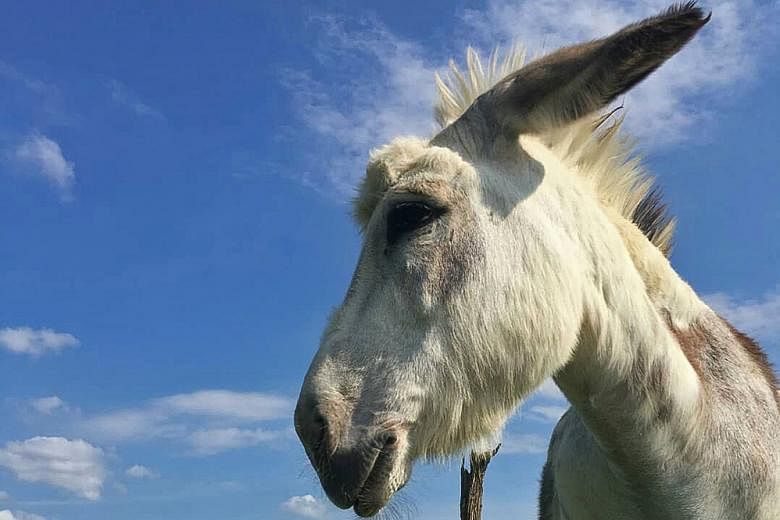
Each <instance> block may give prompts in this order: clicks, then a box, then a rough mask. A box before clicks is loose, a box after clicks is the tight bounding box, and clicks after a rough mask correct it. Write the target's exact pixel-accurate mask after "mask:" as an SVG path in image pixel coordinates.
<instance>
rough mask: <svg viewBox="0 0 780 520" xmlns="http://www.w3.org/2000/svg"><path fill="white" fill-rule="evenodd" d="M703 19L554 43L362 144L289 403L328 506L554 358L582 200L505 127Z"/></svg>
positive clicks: (582, 108)
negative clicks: (430, 129) (337, 266)
mask: <svg viewBox="0 0 780 520" xmlns="http://www.w3.org/2000/svg"><path fill="white" fill-rule="evenodd" d="M707 20H708V17H707V18H705V17H704V16H703V13H702V11H701V10H700V9H698V8H696V7H695V6H694V5H693V4H687V5H685V6H679V7H673V8H671V9H669V10H668V11H666V12H664V13H662V14H661V15H659V16H657V17H654V18H650V19H647V20H644V21H642V22H639V23H637V24H634V25H631V26H628V27H626V28H625V29H623V30H621V31H620V32H618V33H616V34H614V35H613V36H610V37H608V38H604V39H601V40H596V41H592V42H588V43H585V44H582V45H577V46H573V47H568V48H564V49H561V50H559V51H557V52H555V53H553V54H550V55H548V56H546V57H544V58H542V59H540V60H537V61H535V62H532V63H530V64H529V65H527V66H525V67H523V68H521V69H520V70H518V71H516V72H514V73H512V74H510V75H509V76H507V77H505V78H504V79H503V80H501V81H500V82H498V84H497V85H495V86H494V87H493V88H492V89H491V90H489V91H488V92H486V93H484V94H482V95H481V96H480V97H479V98H477V99H476V101H475V102H474V103H473V104H472V105H471V107H470V108H469V109H468V110H466V111H465V112H464V113H463V115H462V116H461V117H460V118H459V119H457V120H456V121H455V122H453V123H452V124H450V125H449V126H448V127H446V128H445V129H444V130H442V131H441V132H440V133H439V134H438V135H436V136H435V137H434V138H433V139H432V140H430V141H423V140H418V139H411V138H402V139H397V140H395V141H394V142H392V143H391V144H389V145H387V146H385V147H383V148H381V149H379V150H378V151H376V152H374V153H373V154H372V157H371V161H370V163H369V165H368V169H367V172H366V177H365V179H364V181H363V183H362V185H361V188H360V193H359V197H358V199H357V201H356V210H355V214H356V218H357V220H358V221H359V223H360V225H361V226H362V228H363V231H364V237H365V238H364V243H363V248H362V252H361V255H360V259H359V261H358V265H357V268H356V270H355V274H354V277H353V279H352V283H351V286H350V287H349V290H348V291H347V295H346V297H345V299H344V302H343V303H342V305H341V307H339V308H338V309H337V310H336V311H335V312H334V313H333V315H332V316H331V318H330V322H329V324H328V326H327V329H326V330H325V332H324V334H323V337H322V341H321V345H320V349H319V351H318V352H317V354H316V356H315V358H314V360H313V362H312V364H311V367H310V368H309V371H308V374H307V375H306V379H305V381H304V383H303V388H302V389H301V394H300V398H299V401H298V405H297V408H296V411H295V427H296V430H297V432H298V435H299V437H300V439H301V441H302V442H303V444H304V447H305V448H306V453H307V454H308V456H309V459H310V460H311V463H312V465H313V466H314V468H315V469H316V470H317V473H318V475H319V477H320V481H321V483H322V486H323V488H324V489H325V492H326V493H327V495H328V497H329V498H330V499H331V500H332V501H333V503H334V504H336V505H337V506H339V507H341V508H349V507H354V509H355V512H356V513H357V514H358V515H360V516H371V515H373V514H375V513H376V512H377V511H379V510H380V509H381V508H382V507H383V506H384V505H385V503H386V502H387V501H388V500H389V499H390V497H391V496H392V495H393V493H395V492H396V491H397V490H398V489H399V488H401V487H402V486H403V485H404V484H405V483H406V481H407V480H408V479H409V475H410V471H411V466H412V462H413V461H414V460H415V459H417V458H420V457H431V456H432V457H436V456H444V455H447V454H450V453H452V452H454V451H456V450H458V449H462V448H463V447H465V446H466V445H468V444H469V443H471V442H474V441H476V440H478V439H479V438H481V437H483V436H485V435H488V434H490V433H491V432H494V431H495V430H497V429H498V428H500V427H501V426H502V424H503V422H504V421H505V420H506V417H507V416H508V415H509V414H510V413H511V411H512V409H513V408H514V407H515V406H516V405H517V403H518V401H519V400H520V399H522V398H523V397H525V396H526V395H528V394H529V393H530V392H531V391H533V390H534V388H536V387H537V386H538V385H540V384H541V383H542V381H543V380H544V379H545V378H547V377H549V376H550V375H552V374H553V373H555V372H556V371H557V370H558V369H560V368H561V367H562V366H563V365H564V364H565V363H566V362H567V360H568V359H569V357H570V356H571V353H572V351H573V349H574V348H575V346H576V345H577V341H578V334H579V333H580V328H581V324H582V322H583V314H584V312H585V310H584V309H585V308H586V303H585V300H586V298H585V296H584V294H585V291H584V285H585V284H586V283H587V280H588V278H589V276H588V275H589V272H588V269H589V265H590V264H589V245H590V244H588V243H587V241H586V240H583V239H582V238H581V236H582V233H581V229H582V227H583V221H584V220H587V219H589V218H590V214H589V213H588V212H589V211H591V209H592V208H596V207H597V204H596V202H595V201H591V203H590V204H584V203H582V200H583V197H584V196H585V195H583V190H582V189H581V188H578V187H577V186H576V185H575V184H574V183H571V182H569V181H570V178H571V176H567V175H562V174H558V170H563V169H564V167H563V165H562V164H561V163H560V161H557V159H556V158H555V157H554V156H553V155H552V154H551V153H550V152H549V150H547V149H546V148H545V147H544V146H543V145H541V144H539V143H538V141H533V140H528V139H525V138H524V139H519V137H520V136H521V135H524V134H540V133H545V132H549V131H551V130H554V129H556V128H557V127H560V126H563V125H567V124H569V123H571V122H573V121H574V120H576V119H578V118H581V117H583V116H586V115H588V114H591V113H593V112H595V111H598V110H599V109H601V108H603V107H605V106H606V105H607V104H609V103H610V102H611V101H612V100H613V99H614V98H615V97H616V96H618V95H620V94H621V93H624V92H626V91H627V90H628V89H629V88H631V87H632V86H634V85H635V84H637V83H638V82H639V81H641V80H642V79H643V78H645V77H646V76H647V75H648V74H649V73H650V72H652V71H653V70H655V69H656V68H657V67H658V66H660V65H661V64H662V63H663V62H664V61H665V60H666V59H668V58H669V57H670V56H672V55H673V54H674V53H676V52H677V51H678V50H679V49H680V48H681V47H682V46H683V45H684V44H685V43H686V42H687V41H688V40H689V39H690V38H691V37H692V36H693V35H694V34H695V33H696V31H697V30H698V29H699V28H701V26H703V25H704V24H705V23H706V22H707ZM526 143H530V144H526ZM533 143H537V144H533ZM529 147H534V149H533V150H531V149H530V148H529ZM591 198H592V197H591Z"/></svg>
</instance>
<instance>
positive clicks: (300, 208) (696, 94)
mask: <svg viewBox="0 0 780 520" xmlns="http://www.w3.org/2000/svg"><path fill="white" fill-rule="evenodd" d="M664 5H665V4H663V3H659V2H655V1H653V2H645V3H639V4H635V3H632V4H623V3H620V2H614V1H606V2H602V1H599V2H597V1H596V0H583V1H575V0H561V1H559V2H530V1H527V0H526V1H523V0H515V1H510V0H487V1H484V2H477V3H468V4H467V3H466V2H462V1H457V2H427V3H420V2H381V3H376V4H374V5H369V4H368V3H366V2H357V1H337V2H333V3H332V4H331V5H330V6H329V7H323V6H322V5H321V3H313V2H301V3H295V2H284V3H277V2H263V3H260V2H233V3H231V4H230V6H229V7H228V6H226V5H225V4H221V3H220V4H219V5H218V3H189V4H188V5H187V8H186V9H184V8H182V7H181V5H178V6H175V5H174V4H172V3H165V4H153V3H148V4H144V3H134V4H133V5H132V6H127V7H121V6H119V5H115V4H114V3H110V4H94V3H86V2H23V3H19V2H16V3H12V2H6V3H4V4H3V5H2V16H0V221H1V222H3V225H2V226H0V295H2V297H1V299H0V417H1V419H0V520H14V519H15V520H40V518H41V517H42V518H45V519H48V520H54V519H61V520H92V519H95V520H96V519H105V518H111V519H112V520H124V519H133V520H144V519H148V520H158V519H159V520H179V519H181V520H185V519H186V520H200V519H213V518H224V519H231V520H244V519H247V520H249V519H257V520H260V519H279V520H286V519H294V518H329V519H331V518H332V519H337V518H350V517H352V514H351V513H349V512H341V511H338V510H336V509H335V508H333V507H332V506H330V505H329V504H328V503H327V500H326V499H325V498H324V496H323V494H322V493H321V492H320V490H319V485H318V484H317V482H316V477H314V475H313V472H312V471H311V469H309V467H308V464H307V462H306V458H305V455H304V454H303V451H302V449H301V448H300V446H299V444H298V442H297V440H296V439H295V437H294V434H293V433H292V430H291V410H292V406H293V402H294V399H295V397H296V396H297V390H298V387H299V385H300V382H301V379H302V377H303V374H304V372H305V369H306V367H307V366H308V363H309V360H310V358H311V356H312V354H313V352H314V351H315V349H316V347H317V342H318V339H319V334H320V331H321V329H322V327H323V324H324V322H325V319H326V317H327V314H328V312H329V310H330V309H331V308H332V307H333V306H334V305H336V304H337V303H338V302H339V301H340V299H341V297H342V296H343V293H344V291H345V289H346V286H347V283H348V281H349V278H350V275H351V272H352V269H353V267H354V264H355V262H356V259H357V254H358V250H359V247H360V241H359V235H358V233H357V230H356V227H355V226H354V225H353V224H352V222H351V221H350V218H349V212H350V208H349V206H348V204H347V202H348V200H349V198H350V196H351V193H352V187H353V186H354V183H355V182H356V180H357V179H359V177H360V175H361V169H362V168H363V166H364V163H365V160H366V157H367V153H368V150H369V149H370V148H371V147H373V146H377V145H379V144H382V143H383V142H384V141H386V140H388V139H389V138H391V137H393V136H394V135H397V134H401V133H407V134H408V133H413V134H418V135H426V134H429V133H430V132H431V130H432V128H433V119H432V117H431V104H432V100H433V79H432V75H433V73H434V71H437V70H438V71H442V70H444V69H445V68H446V64H447V59H448V58H450V57H455V58H456V59H460V57H461V56H462V55H463V49H464V48H465V46H466V45H467V44H472V45H475V46H477V47H478V48H479V49H481V50H483V51H485V50H489V49H490V48H491V47H492V46H493V45H496V44H502V45H504V46H505V47H506V46H507V45H509V44H510V43H511V42H512V41H515V40H522V41H525V42H527V44H528V46H529V48H530V51H529V53H530V55H535V54H536V53H538V52H540V51H542V50H545V49H548V50H549V49H551V48H554V47H556V46H558V45H560V44H563V43H570V42H574V41H577V40H581V39H587V38H592V37H596V36H600V35H603V34H606V33H608V32H610V31H612V30H614V29H616V28H618V27H620V26H621V25H623V24H625V23H627V22H630V21H632V20H634V19H637V18H640V17H642V16H646V15H649V14H652V13H654V12H655V11H658V10H659V9H660V8H662V7H663V6H664ZM706 7H709V8H711V9H712V10H713V11H714V14H713V20H712V22H711V23H710V24H709V25H708V26H707V27H705V29H704V30H703V32H702V36H701V38H699V39H698V40H697V41H695V42H694V43H693V44H692V45H691V46H690V47H688V48H686V50H684V51H683V53H682V54H681V55H679V56H678V57H675V58H674V59H673V60H672V61H671V62H670V63H669V64H668V65H667V66H665V67H664V68H663V69H662V70H660V71H659V72H658V74H657V75H655V76H654V77H652V78H651V79H650V80H648V81H647V82H646V83H645V84H643V85H641V86H640V88H639V89H637V91H636V92H634V93H632V94H630V95H629V96H627V97H626V99H624V100H622V101H624V102H625V105H626V107H627V111H628V115H627V125H628V127H629V129H630V130H632V132H633V133H634V134H635V135H636V136H637V138H638V140H639V142H640V147H641V149H642V150H643V152H644V153H645V154H646V156H647V162H648V164H649V166H650V167H651V169H652V170H653V171H654V172H656V173H657V176H658V179H659V182H660V184H661V185H662V186H663V187H664V189H665V190H666V193H667V198H668V201H669V204H670V206H671V208H672V211H673V212H674V213H675V214H676V215H677V216H678V218H679V231H678V234H677V240H676V248H675V252H674V255H673V263H674V265H675V266H676V268H677V269H678V271H679V272H680V273H681V274H682V275H683V276H684V277H685V278H686V279H687V280H689V281H690V283H691V284H692V285H693V286H694V288H696V289H697V290H698V291H699V292H700V293H701V294H703V295H706V298H707V300H708V301H710V302H711V303H712V304H713V305H714V306H715V307H716V308H718V309H719V310H720V311H721V312H723V313H724V314H726V315H727V316H729V317H731V318H732V319H733V321H734V322H735V323H736V324H737V325H738V326H740V327H741V328H743V329H745V330H746V331H747V332H749V333H751V334H753V335H754V336H756V337H757V338H758V339H759V340H761V342H762V344H763V345H764V347H765V348H766V349H767V351H768V352H769V355H770V358H772V359H773V360H774V361H775V363H779V362H780V320H778V314H779V313H780V271H778V268H777V265H778V264H779V263H780V238H778V233H777V232H776V231H775V230H776V229H778V227H779V226H780V206H779V205H778V202H777V199H778V194H779V193H780V175H778V171H779V170H780V168H779V166H780V161H779V160H778V155H777V137H776V134H777V129H778V122H779V121H778V120H779V118H780V100H778V96H777V92H776V85H777V84H778V82H780V69H779V68H778V66H777V63H778V57H779V56H778V48H777V46H776V45H775V44H774V43H773V42H776V41H777V34H778V31H777V28H778V27H777V20H778V19H780V18H779V17H778V16H777V15H778V14H780V7H778V3H777V2H751V1H743V0H735V1H733V2H711V3H710V4H707V6H706ZM564 406H565V401H564V400H563V399H562V397H561V396H560V394H558V393H557V392H556V391H555V389H554V387H549V386H546V387H544V388H543V389H542V390H541V391H540V392H538V393H537V394H535V395H534V396H533V397H532V398H531V399H530V400H529V401H528V402H527V403H526V404H525V405H523V407H522V409H521V410H520V412H519V413H518V415H517V416H516V417H515V418H513V419H512V420H511V421H510V423H509V425H508V428H507V431H506V432H505V437H504V441H505V446H504V449H503V450H502V452H501V453H500V455H499V456H498V457H497V458H496V460H495V462H494V463H493V464H492V465H491V469H490V471H489V473H488V483H487V491H486V493H487V494H486V504H485V518H486V519H500V518H507V517H517V518H530V517H531V516H532V514H533V512H534V511H535V496H536V493H537V480H538V474H539V471H540V469H541V465H542V463H543V460H544V450H545V444H546V439H547V436H548V435H549V432H550V430H551V428H552V425H553V423H554V421H555V418H556V417H557V416H558V415H559V414H560V413H561V411H562V410H563V408H564ZM407 489H408V490H407V491H405V493H404V495H403V496H402V497H400V498H401V500H399V501H398V502H399V504H400V505H399V509H400V510H402V511H408V512H410V514H411V516H412V517H419V518H426V519H440V518H441V519H444V518H448V519H451V518H455V517H456V516H457V495H458V474H457V463H456V462H452V463H444V464H438V465H422V466H419V467H418V468H417V469H416V471H415V476H414V477H413V481H412V483H411V484H410V485H409V486H408V488H407Z"/></svg>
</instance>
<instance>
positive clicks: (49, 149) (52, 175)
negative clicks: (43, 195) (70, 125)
mask: <svg viewBox="0 0 780 520" xmlns="http://www.w3.org/2000/svg"><path fill="white" fill-rule="evenodd" d="M11 158H12V159H13V160H15V161H16V162H17V163H18V164H19V165H20V166H21V168H22V170H23V171H24V172H25V173H29V174H30V175H37V176H40V177H43V178H45V179H47V180H48V181H49V182H50V183H51V184H53V185H54V186H55V187H56V188H57V189H58V190H59V192H60V196H61V197H62V199H63V200H70V199H71V198H72V195H71V189H72V187H73V183H74V182H75V180H76V172H75V169H74V166H73V163H72V162H70V161H68V160H67V159H65V156H64V155H63V154H62V149H61V148H60V145H59V144H58V143H57V142H56V141H54V140H52V139H49V138H48V137H46V136H45V135H41V134H38V133H34V134H31V135H29V136H27V137H26V138H25V139H24V141H22V142H21V143H20V144H19V145H18V146H17V147H16V149H14V150H13V152H12V154H11Z"/></svg>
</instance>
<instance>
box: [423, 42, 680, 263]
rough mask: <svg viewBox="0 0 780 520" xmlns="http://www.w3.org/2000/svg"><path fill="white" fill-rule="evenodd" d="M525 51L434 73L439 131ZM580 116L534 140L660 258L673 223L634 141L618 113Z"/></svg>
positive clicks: (474, 56)
mask: <svg viewBox="0 0 780 520" xmlns="http://www.w3.org/2000/svg"><path fill="white" fill-rule="evenodd" d="M525 54H526V53H525V50H524V48H523V47H522V46H521V45H515V46H513V47H512V48H511V49H510V50H509V52H508V53H506V55H505V56H503V57H502V56H501V53H500V51H499V49H495V50H494V51H493V52H492V53H491V54H490V56H489V57H488V60H487V64H486V66H483V63H482V60H481V59H480V57H479V54H478V53H477V52H476V51H475V50H474V49H472V48H471V47H468V48H467V49H466V70H464V71H461V70H460V68H459V67H458V66H457V64H456V63H455V62H454V61H452V60H450V63H449V69H450V70H449V73H448V74H447V75H446V76H445V77H443V78H442V76H440V75H439V74H438V73H437V74H436V89H437V91H438V94H439V99H438V102H437V103H436V105H435V107H434V117H435V119H436V122H437V123H438V125H439V126H440V127H441V128H446V127H447V126H448V125H450V124H451V123H452V122H453V121H455V120H456V119H458V118H459V117H460V116H461V115H462V114H463V113H464V112H465V111H466V109H468V108H469V106H471V104H472V103H473V102H474V101H475V100H476V99H477V97H479V96H480V95H481V94H483V93H485V92H487V91H488V90H490V89H491V88H492V87H493V86H494V85H495V84H496V83H498V82H499V81H500V80H501V79H502V78H504V77H505V76H507V75H508V74H510V73H512V72H513V71H516V70H518V69H520V68H521V67H522V66H523V65H524V64H525ZM621 108H622V106H621V107H618V108H617V109H615V110H612V111H609V112H604V113H602V114H601V115H599V116H597V117H595V118H594V117H592V116H591V117H585V118H582V119H580V120H578V121H575V122H573V123H572V124H570V125H567V126H565V127H563V128H559V129H557V130H553V131H550V132H547V133H545V134H543V135H540V136H538V137H539V138H541V139H542V141H543V142H544V143H545V144H546V145H547V146H549V147H550V148H551V149H552V150H553V151H554V152H556V153H557V154H558V155H559V156H560V157H561V158H562V159H563V161H564V162H565V163H566V164H568V165H569V166H570V167H572V169H573V170H575V171H576V172H578V174H579V175H581V176H583V177H585V178H587V179H588V180H589V181H590V182H591V183H592V185H593V187H594V189H595V192H596V194H597V195H598V197H599V199H600V200H601V202H602V204H604V205H605V206H607V207H610V208H613V209H614V210H616V211H617V212H618V213H619V214H620V215H622V216H623V217H625V218H626V219H627V220H629V221H631V222H633V223H634V224H636V226H637V227H639V229H641V230H642V232H643V233H644V234H645V236H646V237H647V238H648V239H649V240H650V241H651V242H652V243H653V244H654V245H655V246H656V247H657V248H658V249H659V250H661V252H663V254H664V255H666V256H669V253H670V252H671V249H672V239H673V235H674V228H675V224H676V222H675V219H674V217H672V216H671V215H669V213H668V212H667V208H666V205H665V204H664V202H663V199H662V197H661V190H660V189H659V188H658V187H657V186H654V179H653V177H651V176H650V175H649V174H648V172H647V171H646V170H645V169H644V167H643V166H642V164H641V158H640V156H639V155H638V154H637V153H636V151H635V147H634V143H633V140H632V139H631V138H630V137H628V136H626V134H625V133H624V132H621V130H622V125H623V119H624V116H623V115H620V116H617V117H613V116H614V115H615V114H616V112H617V111H618V110H619V109H621Z"/></svg>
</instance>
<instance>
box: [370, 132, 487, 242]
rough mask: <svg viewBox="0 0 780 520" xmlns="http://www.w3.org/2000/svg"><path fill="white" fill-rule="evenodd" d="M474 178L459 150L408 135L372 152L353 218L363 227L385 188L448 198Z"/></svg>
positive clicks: (442, 198)
mask: <svg viewBox="0 0 780 520" xmlns="http://www.w3.org/2000/svg"><path fill="white" fill-rule="evenodd" d="M474 179H476V171H475V170H474V167H473V166H471V165H470V164H469V163H468V162H466V161H465V160H463V158H461V156H460V155H458V153H456V152H454V151H452V150H450V149H449V148H443V147H440V146H432V145H430V144H428V142H427V141H424V140H422V139H417V138H411V137H401V138H398V139H395V140H393V141H392V142H390V144H387V145H385V146H383V147H381V148H379V149H377V150H375V151H373V152H372V153H371V157H370V160H369V163H368V167H367V168H366V176H365V177H364V178H363V181H362V183H361V185H360V188H359V192H358V197H357V198H356V199H355V218H356V219H357V221H358V223H359V224H360V225H361V226H363V227H365V225H366V224H367V223H368V220H369V219H370V218H371V215H372V213H373V212H374V209H375V208H376V206H377V205H378V204H379V202H380V201H381V200H382V198H383V197H384V196H385V194H386V193H387V192H388V191H395V192H399V193H403V192H412V193H418V194H422V195H429V196H431V197H435V198H438V199H441V200H443V201H448V200H450V199H452V195H453V193H454V191H455V189H456V188H461V189H462V188H464V187H465V186H466V185H467V184H469V183H470V182H471V181H473V180H474Z"/></svg>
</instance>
